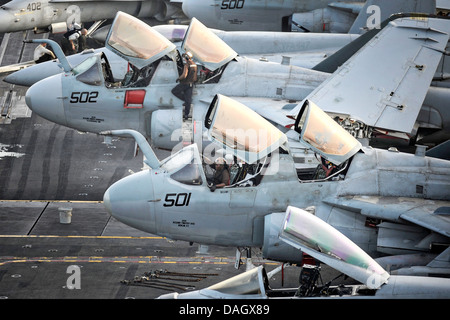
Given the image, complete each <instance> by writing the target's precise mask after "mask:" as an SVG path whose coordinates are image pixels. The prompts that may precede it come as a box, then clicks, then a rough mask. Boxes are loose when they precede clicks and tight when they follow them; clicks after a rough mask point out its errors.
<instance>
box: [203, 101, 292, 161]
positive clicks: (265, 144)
mask: <svg viewBox="0 0 450 320" xmlns="http://www.w3.org/2000/svg"><path fill="white" fill-rule="evenodd" d="M205 127H206V128H207V129H208V135H209V138H210V139H211V140H213V141H216V142H217V143H219V144H220V145H222V146H223V147H224V149H225V150H227V151H229V152H230V153H233V154H234V155H235V156H237V157H238V158H240V159H241V160H243V161H245V162H247V163H249V164H252V163H255V162H256V161H258V160H261V159H262V158H263V157H265V156H267V155H268V154H269V153H271V152H273V151H275V150H277V149H278V148H279V147H281V146H282V145H283V144H284V143H285V142H286V141H287V137H286V135H285V134H284V133H282V132H281V131H280V130H278V129H277V128H275V127H274V126H273V125H272V124H271V123H270V122H268V121H267V120H266V119H264V118H263V117H261V116H260V115H259V114H257V113H256V112H254V111H253V110H251V109H249V108H247V107H246V106H245V105H243V104H241V103H240V102H237V101H236V100H233V99H231V98H228V97H226V96H223V95H220V94H217V95H216V96H215V97H214V99H213V101H212V102H211V105H210V107H209V110H208V112H207V114H206V119H205Z"/></svg>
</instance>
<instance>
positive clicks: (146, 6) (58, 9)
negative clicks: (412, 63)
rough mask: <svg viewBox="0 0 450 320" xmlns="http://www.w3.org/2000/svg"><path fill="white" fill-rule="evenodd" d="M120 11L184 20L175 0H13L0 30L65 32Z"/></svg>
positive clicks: (1, 16) (0, 10) (1, 15)
mask: <svg viewBox="0 0 450 320" xmlns="http://www.w3.org/2000/svg"><path fill="white" fill-rule="evenodd" d="M118 11H123V12H128V13H130V14H133V15H135V16H136V17H140V18H155V19H157V20H159V21H168V20H170V19H174V18H177V19H181V20H183V19H185V20H187V18H186V16H185V15H184V14H183V12H182V10H181V8H180V6H179V5H178V4H177V3H173V2H172V1H169V0H167V1H164V0H147V1H133V0H129V1H128V0H127V1H116V0H110V1H102V0H98V1H96V0H93V1H85V0H81V1H69V0H40V1H30V0H12V1H10V2H8V3H6V4H4V5H2V6H1V7H0V32H2V33H4V32H16V31H22V30H34V31H35V32H53V33H61V32H62V33H65V32H66V31H67V29H68V27H69V26H70V25H73V24H74V23H78V24H80V25H81V24H82V23H86V22H94V21H101V20H105V19H112V18H114V16H115V15H116V13H117V12H118Z"/></svg>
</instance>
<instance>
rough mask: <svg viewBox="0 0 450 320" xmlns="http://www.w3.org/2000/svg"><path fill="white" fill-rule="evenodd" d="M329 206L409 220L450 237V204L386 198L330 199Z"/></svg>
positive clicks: (370, 215)
mask: <svg viewBox="0 0 450 320" xmlns="http://www.w3.org/2000/svg"><path fill="white" fill-rule="evenodd" d="M325 202H326V203H327V204H330V205H333V206H338V207H343V208H345V209H348V210H353V211H355V210H357V211H360V212H361V214H362V215H365V216H369V217H373V218H379V219H386V220H390V221H401V220H406V221H409V222H411V223H413V224H416V225H418V226H421V227H423V228H426V229H428V230H431V231H434V232H437V233H439V234H441V235H444V236H446V237H450V202H449V201H436V200H426V199H419V198H397V197H382V196H364V197H362V196H354V197H345V198H342V197H336V198H334V197H330V198H327V199H326V201H325Z"/></svg>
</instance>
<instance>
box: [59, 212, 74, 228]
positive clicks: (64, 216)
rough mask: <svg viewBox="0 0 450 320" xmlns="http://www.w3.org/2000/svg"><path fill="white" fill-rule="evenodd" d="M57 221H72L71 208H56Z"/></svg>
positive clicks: (67, 222)
mask: <svg viewBox="0 0 450 320" xmlns="http://www.w3.org/2000/svg"><path fill="white" fill-rule="evenodd" d="M58 210H59V222H60V223H62V224H69V223H71V222H72V208H58Z"/></svg>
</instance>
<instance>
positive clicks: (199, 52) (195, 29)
mask: <svg viewBox="0 0 450 320" xmlns="http://www.w3.org/2000/svg"><path fill="white" fill-rule="evenodd" d="M181 47H182V49H184V51H186V52H187V51H189V52H191V53H192V55H193V56H194V58H195V59H196V60H198V61H199V62H201V63H202V64H203V65H205V66H206V67H207V68H208V69H210V70H212V71H214V70H216V69H218V68H220V67H221V66H223V65H225V64H226V63H228V62H230V61H231V60H232V59H234V58H235V57H236V56H237V53H236V52H235V51H234V50H233V49H232V48H231V47H230V46H228V45H227V44H226V43H225V42H224V41H223V40H222V39H220V38H219V37H218V36H217V35H216V34H215V33H213V32H212V31H211V30H209V29H208V28H207V27H206V26H204V25H203V24H202V23H201V22H200V21H198V20H197V19H195V18H192V20H191V24H190V25H189V29H188V30H187V33H186V36H185V37H184V41H183V44H182V46H181Z"/></svg>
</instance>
